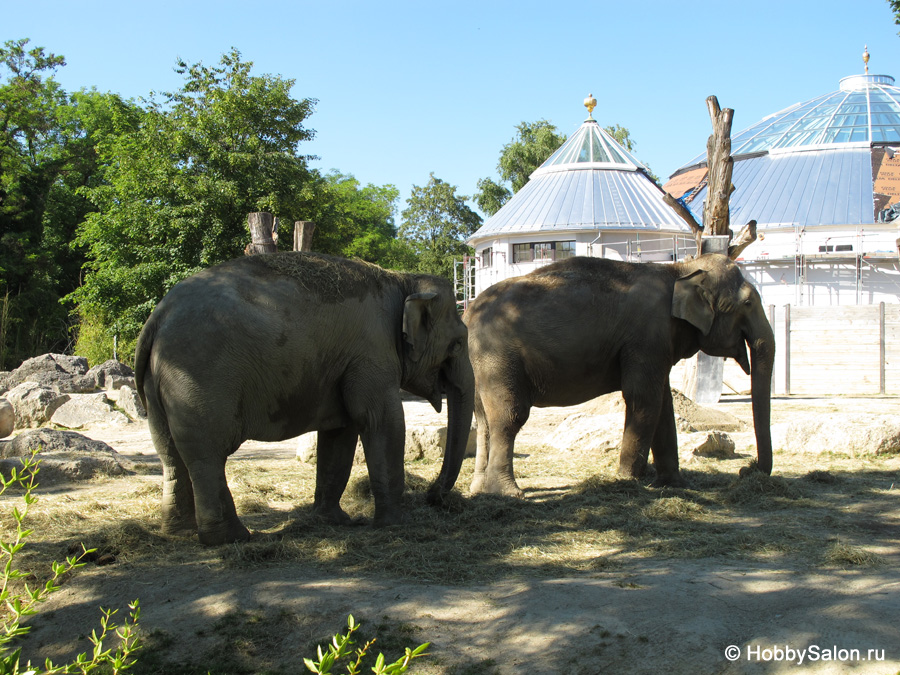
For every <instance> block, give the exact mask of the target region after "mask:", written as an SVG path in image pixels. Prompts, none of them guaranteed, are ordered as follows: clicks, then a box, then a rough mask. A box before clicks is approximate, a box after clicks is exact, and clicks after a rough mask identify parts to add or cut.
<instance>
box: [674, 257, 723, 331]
mask: <svg viewBox="0 0 900 675" xmlns="http://www.w3.org/2000/svg"><path fill="white" fill-rule="evenodd" d="M708 283H709V280H708V275H707V273H706V271H704V270H696V271H694V272H691V273H690V274H688V275H687V276H683V277H681V278H680V279H676V281H675V292H674V294H673V295H672V316H674V317H675V318H677V319H684V320H685V321H687V322H688V323H689V324H691V325H692V326H694V327H696V328H697V329H698V330H699V331H700V332H701V333H703V335H708V334H709V331H710V329H711V328H712V324H713V319H715V316H716V314H715V298H714V297H713V294H712V292H711V291H710V290H709V289H708V288H707V287H706V285H707V284H708Z"/></svg>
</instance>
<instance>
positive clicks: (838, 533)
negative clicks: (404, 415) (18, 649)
mask: <svg viewBox="0 0 900 675" xmlns="http://www.w3.org/2000/svg"><path fill="white" fill-rule="evenodd" d="M521 455H522V456H521V457H520V458H519V459H517V470H518V473H519V475H520V476H521V479H520V483H521V484H522V485H523V486H524V487H525V489H526V494H527V495H528V496H527V498H526V499H524V500H516V499H509V498H503V497H495V496H487V495H478V496H475V497H468V496H455V498H454V499H453V500H451V503H450V506H449V507H448V508H447V509H445V510H438V509H434V508H432V507H430V506H428V505H427V504H426V502H425V491H426V489H427V487H428V485H429V484H430V482H431V480H432V479H433V478H434V476H435V475H436V474H437V471H438V469H439V463H438V462H436V461H429V460H422V461H417V462H412V463H410V464H408V466H407V470H408V481H407V482H408V485H407V494H406V503H407V507H408V522H407V523H406V524H405V525H403V526H397V527H390V528H384V529H373V528H371V527H335V526H331V525H328V524H325V523H322V522H320V521H318V520H317V519H316V518H315V517H314V516H313V515H312V513H311V508H310V505H311V500H312V494H313V490H314V482H315V468H314V467H312V466H308V465H304V464H301V463H299V462H297V461H294V460H292V459H285V460H269V461H257V460H254V461H250V460H246V459H241V460H235V461H232V462H230V463H229V465H228V475H229V483H230V485H231V488H232V491H233V494H234V497H235V502H236V504H237V508H238V511H239V513H240V514H241V517H242V518H243V520H244V522H245V523H246V524H247V525H248V526H249V527H250V528H251V529H252V530H253V531H255V532H257V533H259V534H258V536H257V537H255V539H254V540H253V541H251V542H249V543H245V544H239V545H231V546H223V547H219V548H217V549H203V548H201V547H200V546H199V545H198V544H197V542H196V539H193V540H192V539H174V538H168V537H162V536H161V535H160V534H159V530H158V500H159V496H160V489H159V477H158V476H153V475H150V476H147V475H144V476H132V477H128V478H119V479H112V480H105V481H103V480H98V481H96V482H95V483H94V484H93V485H91V486H89V487H88V488H87V489H80V490H77V491H73V492H62V491H58V490H54V491H51V492H49V493H47V494H43V495H42V497H41V500H40V501H39V502H38V504H36V505H35V506H34V507H33V509H32V515H31V521H30V522H31V526H32V527H34V529H35V534H34V535H33V538H32V541H33V542H34V544H33V545H32V547H31V552H30V553H29V556H28V558H27V563H28V564H32V563H34V564H39V563H40V564H43V563H45V562H47V561H49V559H50V558H56V559H58V558H59V557H60V556H61V555H64V554H66V553H67V552H70V551H72V550H74V549H75V547H77V546H78V544H79V543H80V542H83V543H84V544H85V545H86V546H88V547H95V548H97V549H98V554H97V555H98V556H102V555H112V556H114V557H115V559H116V560H117V561H119V562H127V563H129V564H131V565H135V566H140V565H154V564H160V563H174V562H183V561H218V562H219V563H222V564H226V565H233V566H241V567H245V566H258V565H282V564H291V565H298V564H300V565H306V566H309V567H310V568H313V569H321V570H322V571H329V572H332V573H333V572H342V573H346V574H357V575H370V574H385V575H390V576H394V577H401V578H408V579H417V580H423V581H430V582H441V583H459V584H464V583H472V582H486V581H489V580H493V579H497V578H501V577H508V576H515V575H520V574H528V575H532V576H533V575H554V576H565V575H567V574H574V573H585V572H588V573H603V572H606V571H609V570H616V569H619V568H620V567H621V566H622V565H627V564H628V562H629V561H633V560H636V559H647V558H692V559H697V558H716V559H723V560H724V559H730V560H748V561H749V560H778V561H779V562H780V563H781V564H783V565H788V566H799V567H813V566H817V565H872V564H876V563H875V562H873V561H876V560H877V556H875V557H866V549H865V547H866V546H868V545H870V544H871V543H877V540H878V539H879V536H886V535H883V534H882V535H879V534H878V531H879V530H878V527H877V522H876V523H875V525H873V524H872V523H873V516H871V515H868V514H877V515H876V516H874V517H875V518H876V521H877V518H884V519H885V522H886V524H885V528H888V526H889V525H890V523H891V522H894V521H891V520H890V519H891V518H895V517H896V516H897V509H898V507H897V504H896V499H895V491H892V490H890V485H891V484H893V483H898V484H900V480H898V478H900V472H898V460H897V458H874V459H870V460H866V461H865V462H862V461H860V460H848V459H847V458H833V459H832V460H830V465H829V466H827V467H826V466H823V467H821V468H819V469H816V470H815V471H811V472H810V471H806V470H805V468H801V467H797V469H799V470H794V469H793V468H791V467H789V466H784V462H782V464H781V466H782V467H783V468H782V469H781V470H780V475H775V476H765V475H763V474H760V473H750V474H749V475H748V476H746V477H744V478H738V476H737V469H738V468H739V467H740V462H739V461H737V460H733V461H731V462H730V463H729V462H715V461H714V460H709V461H706V460H704V461H703V462H701V463H698V464H697V465H696V468H694V469H692V470H689V471H685V475H686V477H687V478H688V480H689V481H690V484H691V487H690V488H685V489H672V488H665V489H653V488H650V487H647V485H646V484H645V483H644V482H639V481H633V480H620V479H616V478H613V477H611V470H612V467H613V466H614V463H615V462H614V459H615V458H614V457H613V458H610V457H596V456H589V457H585V456H577V455H574V454H569V453H566V454H560V453H553V452H551V451H547V450H545V449H534V450H531V449H528V448H525V449H523V452H522V453H521ZM848 462H852V463H853V467H852V468H851V467H850V466H848ZM691 466H695V465H693V464H692V465H691ZM471 470H472V467H471V461H467V462H466V464H465V466H464V471H463V475H462V476H461V478H460V482H459V485H460V486H461V487H462V488H463V492H465V488H464V487H463V486H466V485H467V484H468V482H469V480H470V479H471ZM598 470H599V471H602V472H603V473H599V474H598V473H595V472H597V471H598ZM343 505H344V508H345V509H346V510H347V512H348V513H349V514H350V515H351V516H362V517H371V516H372V515H373V504H372V501H371V498H370V496H369V493H368V484H367V479H366V474H365V467H364V466H357V467H355V468H354V475H353V478H351V485H350V486H349V487H348V490H347V492H346V494H345V496H344V500H343ZM860 522H864V524H865V525H864V527H861V526H860ZM873 528H874V530H873ZM873 531H874V532H875V534H874V536H873ZM836 539H839V540H840V541H841V542H842V544H841V546H840V547H838V546H837V545H835V544H833V542H834V541H835V540H836ZM851 553H853V555H851Z"/></svg>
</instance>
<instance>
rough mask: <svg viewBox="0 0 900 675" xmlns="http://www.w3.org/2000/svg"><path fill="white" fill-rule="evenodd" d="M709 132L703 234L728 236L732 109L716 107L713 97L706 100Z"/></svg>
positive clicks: (731, 186)
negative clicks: (710, 129) (709, 123)
mask: <svg viewBox="0 0 900 675" xmlns="http://www.w3.org/2000/svg"><path fill="white" fill-rule="evenodd" d="M706 107H707V108H708V109H709V118H710V120H711V121H712V126H713V132H712V134H710V137H709V140H708V141H707V142H706V161H707V165H708V167H709V175H708V176H709V177H708V178H707V188H706V203H705V204H704V206H703V230H704V234H712V235H730V234H731V232H730V231H729V225H730V216H729V213H728V200H729V198H730V197H731V193H732V192H733V191H734V186H733V185H732V184H731V174H732V171H733V169H734V159H733V158H732V157H731V120H732V118H733V117H734V110H732V109H731V108H725V109H724V110H722V109H721V108H720V107H719V100H718V99H717V98H716V97H715V96H710V97H709V98H707V99H706Z"/></svg>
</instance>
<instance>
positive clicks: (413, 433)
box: [297, 426, 477, 464]
mask: <svg viewBox="0 0 900 675" xmlns="http://www.w3.org/2000/svg"><path fill="white" fill-rule="evenodd" d="M476 438H477V435H476V433H475V427H474V426H473V427H472V429H471V430H470V432H469V440H468V442H467V445H466V454H465V456H466V457H474V456H475V446H476V443H477V441H476ZM316 439H317V434H316V432H311V433H308V434H303V435H302V436H300V438H299V439H298V440H297V459H299V460H300V461H301V462H305V463H307V464H315V463H316V447H317V445H316ZM446 444H447V427H441V426H425V427H418V428H414V429H407V430H406V447H405V452H404V461H407V462H412V461H415V460H417V459H424V458H425V457H434V458H440V457H443V456H444V448H445V447H446ZM354 457H355V461H357V462H359V463H362V462H365V452H364V451H363V447H362V441H361V440H360V441H357V443H356V455H355V456H354Z"/></svg>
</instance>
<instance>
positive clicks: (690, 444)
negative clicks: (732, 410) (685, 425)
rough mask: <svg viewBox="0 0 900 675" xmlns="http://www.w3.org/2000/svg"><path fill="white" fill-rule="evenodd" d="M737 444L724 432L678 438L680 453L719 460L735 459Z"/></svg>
mask: <svg viewBox="0 0 900 675" xmlns="http://www.w3.org/2000/svg"><path fill="white" fill-rule="evenodd" d="M735 447H736V446H735V442H734V439H732V438H731V436H729V435H728V434H726V433H725V432H723V431H710V432H707V433H698V434H687V435H685V436H679V437H678V448H679V451H680V452H681V453H682V454H684V455H688V456H694V457H715V458H717V459H734V458H735V457H737V454H736V453H735Z"/></svg>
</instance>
